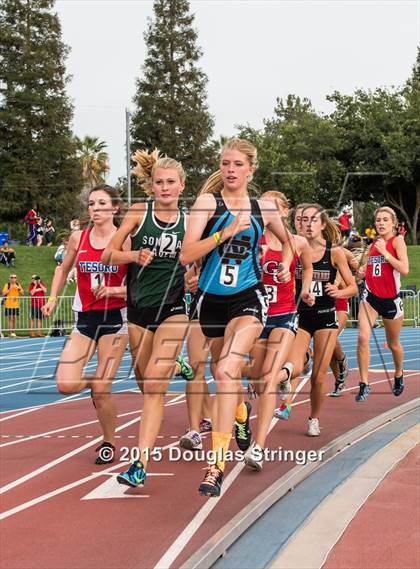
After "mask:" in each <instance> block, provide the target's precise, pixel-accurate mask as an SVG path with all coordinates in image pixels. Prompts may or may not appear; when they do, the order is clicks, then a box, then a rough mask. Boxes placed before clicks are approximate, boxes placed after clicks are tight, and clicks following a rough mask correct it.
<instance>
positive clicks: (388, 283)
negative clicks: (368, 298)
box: [366, 236, 400, 298]
mask: <svg viewBox="0 0 420 569" xmlns="http://www.w3.org/2000/svg"><path fill="white" fill-rule="evenodd" d="M395 239H396V236H394V237H391V239H388V241H387V242H386V250H387V252H388V253H390V254H391V255H392V256H393V257H397V252H396V251H395V248H394V241H395ZM366 288H367V289H368V290H369V291H370V292H371V293H372V294H374V295H375V296H379V298H395V297H396V296H398V294H399V292H400V273H399V272H398V271H396V270H395V269H394V267H393V266H392V265H390V264H389V263H387V262H386V261H385V257H384V256H383V255H382V254H381V253H379V251H378V249H377V248H376V245H375V243H372V245H371V246H370V249H369V258H368V264H367V267H366Z"/></svg>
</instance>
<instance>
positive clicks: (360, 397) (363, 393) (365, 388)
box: [356, 382, 370, 401]
mask: <svg viewBox="0 0 420 569" xmlns="http://www.w3.org/2000/svg"><path fill="white" fill-rule="evenodd" d="M369 393H370V385H369V384H368V383H363V382H360V383H359V393H358V394H357V395H356V401H365V399H366V398H367V396H368V395H369Z"/></svg>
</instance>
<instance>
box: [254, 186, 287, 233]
mask: <svg viewBox="0 0 420 569" xmlns="http://www.w3.org/2000/svg"><path fill="white" fill-rule="evenodd" d="M264 198H273V199H274V202H275V203H276V202H278V203H279V204H280V206H281V207H282V208H284V209H289V200H288V199H287V198H286V196H285V195H284V194H283V192H279V191H278V190H268V191H267V192H264V193H263V194H262V195H261V199H264ZM282 219H283V223H284V225H285V226H286V227H287V229H289V227H290V226H289V221H288V219H287V217H282Z"/></svg>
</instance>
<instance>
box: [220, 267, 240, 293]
mask: <svg viewBox="0 0 420 569" xmlns="http://www.w3.org/2000/svg"><path fill="white" fill-rule="evenodd" d="M238 274H239V265H222V269H221V271H220V281H219V282H220V284H222V285H224V286H230V287H232V288H235V287H236V285H237V284H238Z"/></svg>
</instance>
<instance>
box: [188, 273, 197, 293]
mask: <svg viewBox="0 0 420 569" xmlns="http://www.w3.org/2000/svg"><path fill="white" fill-rule="evenodd" d="M198 279H199V277H197V276H193V277H189V278H186V279H185V286H186V287H187V289H188V290H189V291H190V292H192V293H195V292H197V290H198Z"/></svg>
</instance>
